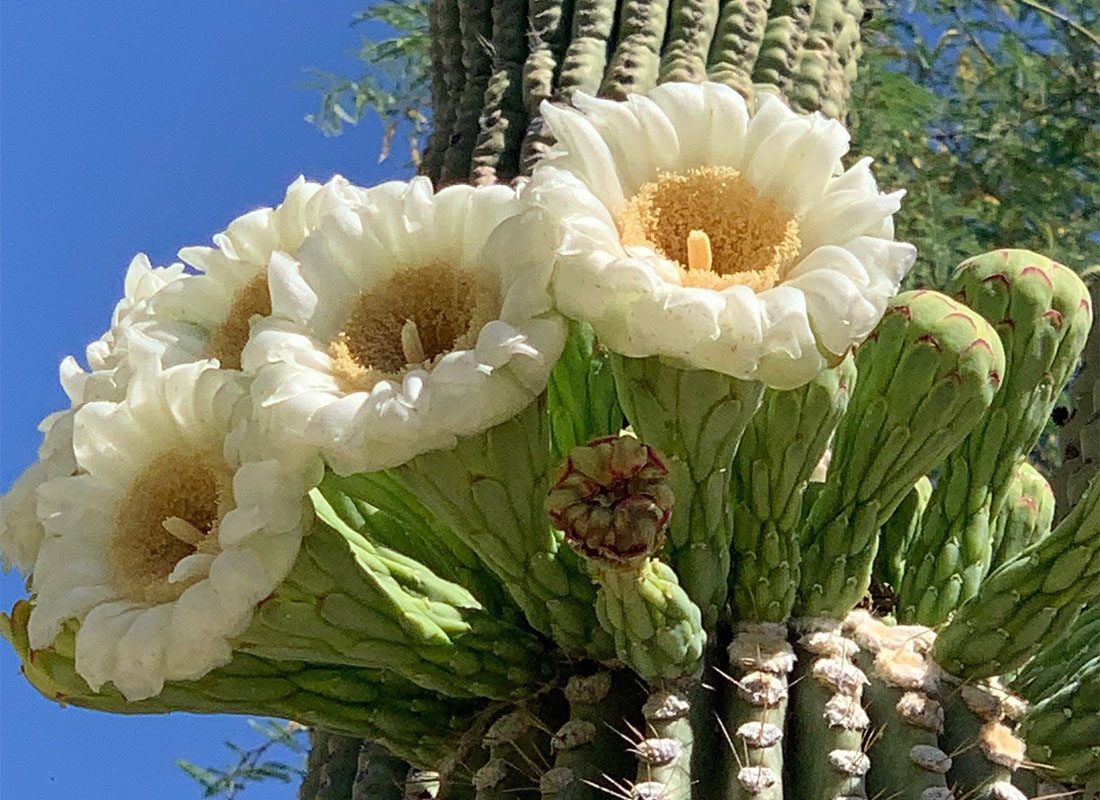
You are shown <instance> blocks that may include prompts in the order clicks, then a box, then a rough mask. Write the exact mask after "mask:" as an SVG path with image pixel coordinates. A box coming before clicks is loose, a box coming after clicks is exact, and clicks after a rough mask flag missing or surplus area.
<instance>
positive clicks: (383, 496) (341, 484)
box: [318, 472, 523, 623]
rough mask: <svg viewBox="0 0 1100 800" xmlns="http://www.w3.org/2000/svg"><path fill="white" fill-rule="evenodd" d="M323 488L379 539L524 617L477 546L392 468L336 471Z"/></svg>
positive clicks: (494, 606) (342, 511)
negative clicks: (472, 546)
mask: <svg viewBox="0 0 1100 800" xmlns="http://www.w3.org/2000/svg"><path fill="white" fill-rule="evenodd" d="M318 492H319V493H320V494H321V495H322V496H323V497H324V498H325V500H326V501H327V502H328V504H329V505H330V506H331V507H332V509H333V510H334V511H335V512H336V513H337V514H339V515H340V518H341V519H342V520H344V521H345V522H346V523H347V524H348V525H349V526H351V527H352V528H353V529H355V530H357V531H364V532H365V534H366V536H367V537H368V538H369V539H370V540H371V541H372V542H374V543H375V544H377V545H380V546H382V547H387V548H389V549H391V550H395V551H397V552H399V553H401V554H402V555H405V556H408V557H410V558H413V559H415V560H417V561H419V562H420V563H422V564H423V565H424V566H426V567H427V568H428V569H430V570H431V571H432V572H434V573H435V574H436V575H438V576H439V577H441V578H443V579H445V580H448V581H451V582H452V583H457V584H460V585H461V586H464V587H467V588H468V589H469V590H470V592H471V594H473V595H474V597H476V598H477V600H478V602H480V603H481V604H482V605H484V606H485V608H486V609H487V610H488V611H489V612H491V613H492V614H493V615H494V616H496V617H497V618H500V619H507V620H509V621H511V622H515V623H520V622H521V620H522V619H523V615H522V612H520V610H519V607H518V606H517V605H516V604H515V601H513V600H512V598H511V596H510V595H509V594H508V591H507V590H506V589H505V588H504V586H503V584H501V583H500V581H499V580H498V579H497V577H496V576H495V575H493V574H492V573H491V572H489V571H488V570H487V569H486V568H485V565H484V564H482V563H481V560H480V559H479V558H478V557H477V555H476V554H475V553H474V551H473V550H471V549H470V548H469V547H468V546H466V544H465V543H464V542H463V541H462V540H461V539H459V538H458V536H456V535H455V533H454V531H452V530H451V529H450V528H449V527H447V526H446V525H444V524H443V523H441V522H440V521H439V520H437V519H436V518H435V517H434V516H433V515H432V513H431V512H430V511H428V509H426V508H425V507H424V505H423V503H421V502H420V500H418V499H417V498H416V497H415V496H414V495H413V494H411V493H410V492H409V491H408V490H406V489H405V487H404V486H403V485H402V484H401V482H400V481H399V480H397V479H396V478H395V477H394V476H393V475H391V474H390V473H388V472H372V473H359V474H356V475H348V476H341V475H336V474H335V473H332V472H330V473H327V474H326V475H325V478H324V480H323V481H322V482H321V485H320V486H319V487H318ZM381 508H385V509H386V510H385V511H384V512H383V511H380V509H381Z"/></svg>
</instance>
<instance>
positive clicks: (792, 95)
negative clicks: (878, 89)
mask: <svg viewBox="0 0 1100 800" xmlns="http://www.w3.org/2000/svg"><path fill="white" fill-rule="evenodd" d="M862 19H863V3H862V2H859V0H817V2H816V3H815V5H814V15H813V20H812V22H811V23H810V28H809V31H808V32H807V34H806V38H805V41H804V43H803V46H802V48H801V49H800V50H799V51H798V59H797V61H796V62H795V67H794V72H793V74H792V76H791V81H790V85H789V88H787V92H786V93H787V97H788V99H789V100H790V103H791V107H792V108H794V109H795V110H797V111H802V112H806V113H808V112H811V111H820V112H821V113H823V114H824V115H825V116H827V117H832V118H834V119H844V116H845V114H846V113H847V101H848V91H849V90H850V88H851V84H852V82H853V80H854V78H855V71H854V67H855V63H856V60H857V59H858V57H859V53H860V51H861V46H860V38H859V37H860V30H859V26H860V21H861V20H862Z"/></svg>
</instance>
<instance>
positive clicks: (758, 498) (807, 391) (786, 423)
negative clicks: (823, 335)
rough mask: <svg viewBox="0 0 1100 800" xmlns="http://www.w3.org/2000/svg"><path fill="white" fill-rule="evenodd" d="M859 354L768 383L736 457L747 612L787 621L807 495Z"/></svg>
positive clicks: (747, 616)
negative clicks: (785, 382)
mask: <svg viewBox="0 0 1100 800" xmlns="http://www.w3.org/2000/svg"><path fill="white" fill-rule="evenodd" d="M855 382H856V368H855V360H854V359H853V358H852V357H848V358H846V359H845V360H844V361H842V362H841V363H840V364H839V365H838V366H836V367H834V368H833V369H830V370H826V371H825V372H822V373H821V374H820V375H818V376H817V377H816V378H814V380H812V381H811V382H810V383H808V384H806V385H805V386H803V387H801V388H799V389H795V390H792V391H777V390H775V389H768V390H767V391H766V392H765V393H764V399H763V402H762V403H761V406H760V410H759V411H758V412H757V413H756V415H755V416H753V418H752V421H751V422H750V423H749V426H748V428H746V430H745V435H744V436H743V437H742V438H741V443H740V445H739V447H738V449H737V454H736V455H735V456H734V460H733V468H732V470H731V475H732V478H731V481H730V484H731V485H730V490H731V496H732V499H733V500H732V502H733V556H734V563H735V567H734V569H733V570H732V571H731V572H730V592H731V598H732V601H733V605H734V608H735V609H736V610H737V613H738V615H739V617H740V619H743V620H751V621H760V622H784V621H785V620H786V619H787V617H788V616H789V615H790V612H791V608H792V606H793V605H794V596H795V590H796V589H797V587H798V582H799V557H800V556H799V547H798V537H797V529H798V527H799V525H800V523H801V520H802V496H803V493H804V491H805V488H806V484H807V482H808V481H809V479H810V475H811V473H812V472H813V470H814V468H815V467H816V465H817V464H818V462H819V461H820V460H821V457H822V455H823V454H824V453H825V450H826V448H827V447H828V444H829V438H830V437H831V436H832V434H833V431H834V430H835V429H836V426H837V424H838V423H839V422H840V419H841V417H842V416H843V415H844V412H845V410H846V409H847V407H848V400H849V397H850V396H851V392H852V390H853V389H854V388H855Z"/></svg>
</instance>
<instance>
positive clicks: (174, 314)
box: [129, 176, 363, 370]
mask: <svg viewBox="0 0 1100 800" xmlns="http://www.w3.org/2000/svg"><path fill="white" fill-rule="evenodd" d="M362 191H363V190H361V189H359V188H357V187H355V186H353V185H352V184H350V183H349V182H348V181H347V180H346V179H345V178H342V177H340V176H337V177H334V178H332V179H331V180H330V181H328V182H327V183H325V184H323V185H322V184H318V183H312V182H309V181H306V180H305V179H304V178H302V177H299V178H298V179H297V180H295V181H294V183H292V184H291V185H290V187H289V188H288V189H287V192H286V198H285V199H284V200H283V202H282V203H281V204H280V205H278V206H277V207H275V208H260V209H257V210H255V211H250V212H248V213H247V214H244V215H242V216H240V217H238V218H237V219H235V220H233V221H232V222H231V223H229V226H228V227H227V228H226V229H225V231H223V232H222V233H219V234H217V235H215V236H214V244H215V246H214V247H185V248H183V249H182V250H180V252H179V257H180V258H181V259H183V261H185V262H186V263H188V264H190V265H191V266H193V267H195V268H196V269H198V270H200V274H198V275H186V276H184V279H183V280H180V281H177V282H175V283H173V284H172V285H171V286H169V287H167V288H165V290H164V291H162V292H158V294H157V296H156V298H155V299H154V300H153V301H152V303H151V304H150V306H151V314H150V317H149V319H147V320H145V321H143V322H142V323H141V324H139V325H135V326H132V327H131V328H130V330H129V335H130V339H131V343H130V348H131V350H132V351H133V352H134V353H135V354H140V355H142V356H147V357H152V359H153V361H154V363H155V364H157V365H159V366H160V367H167V366H172V365H173V364H179V363H186V362H188V361H201V360H204V359H207V358H216V359H218V362H219V364H220V365H221V366H222V368H224V369H234V370H239V369H240V367H241V351H242V350H243V349H244V345H245V343H246V342H247V341H248V334H249V326H250V322H251V320H252V319H253V317H255V316H261V317H262V316H266V315H267V314H270V313H271V295H270V293H269V291H268V286H267V268H268V262H269V261H270V260H271V256H272V255H273V254H274V253H281V254H285V255H287V256H290V257H294V256H295V255H296V254H297V252H298V248H299V247H300V246H301V244H302V242H303V241H304V240H305V238H306V236H308V235H309V233H310V232H312V231H313V230H314V229H315V228H316V227H317V225H318V224H319V222H320V221H321V219H323V218H324V216H325V215H326V214H327V213H328V212H329V211H330V210H331V209H332V208H333V207H335V206H336V205H339V204H342V203H349V202H350V203H354V202H355V201H356V199H357V198H358V197H359V196H360V194H361V193H362Z"/></svg>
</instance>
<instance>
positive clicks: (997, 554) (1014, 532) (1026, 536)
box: [989, 461, 1054, 570]
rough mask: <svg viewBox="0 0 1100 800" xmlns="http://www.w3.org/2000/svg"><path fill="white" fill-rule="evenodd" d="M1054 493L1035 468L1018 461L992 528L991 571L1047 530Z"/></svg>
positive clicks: (1051, 512) (1052, 511)
mask: <svg viewBox="0 0 1100 800" xmlns="http://www.w3.org/2000/svg"><path fill="white" fill-rule="evenodd" d="M1053 521H1054V492H1053V491H1052V490H1051V488H1050V484H1049V483H1047V481H1046V478H1044V477H1043V476H1042V475H1041V474H1040V473H1039V471H1038V470H1037V469H1035V468H1034V467H1033V466H1031V464H1029V463H1028V462H1026V461H1021V462H1020V463H1019V465H1018V466H1017V467H1016V472H1015V474H1014V475H1013V477H1012V480H1011V481H1010V483H1009V486H1008V491H1007V492H1006V495H1005V502H1004V505H1003V506H1002V507H1001V513H1000V514H998V515H997V520H996V522H995V526H994V529H993V537H992V539H993V541H992V545H993V558H992V560H991V561H990V567H989V568H990V570H995V569H997V568H998V567H999V566H1001V565H1002V564H1004V563H1005V562H1006V561H1008V560H1010V559H1012V558H1015V557H1016V556H1017V555H1018V554H1019V553H1021V552H1022V551H1023V550H1024V549H1025V548H1027V547H1029V546H1030V545H1032V544H1034V543H1035V542H1037V541H1039V540H1040V539H1042V538H1044V537H1045V536H1046V535H1047V534H1049V533H1050V527H1051V523H1052V522H1053Z"/></svg>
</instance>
